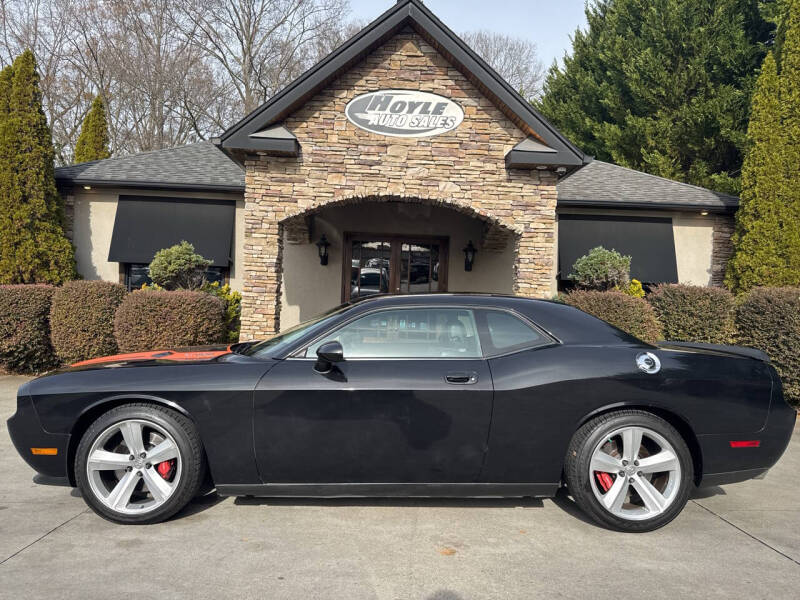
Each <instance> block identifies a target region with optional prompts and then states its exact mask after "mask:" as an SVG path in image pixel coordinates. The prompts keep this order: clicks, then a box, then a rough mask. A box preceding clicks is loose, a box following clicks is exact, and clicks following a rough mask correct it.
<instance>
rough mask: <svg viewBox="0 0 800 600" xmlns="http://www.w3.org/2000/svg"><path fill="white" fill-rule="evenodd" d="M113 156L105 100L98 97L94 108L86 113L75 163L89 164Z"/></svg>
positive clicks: (76, 146)
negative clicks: (109, 140)
mask: <svg viewBox="0 0 800 600" xmlns="http://www.w3.org/2000/svg"><path fill="white" fill-rule="evenodd" d="M110 156H111V151H110V150H109V148H108V122H107V121H106V107H105V104H104V103H103V99H102V98H101V97H100V96H96V97H95V99H94V101H93V102H92V107H91V108H90V109H89V112H88V113H86V118H84V120H83V124H82V125H81V133H80V135H79V136H78V141H77V142H76V143H75V162H76V163H82V162H89V161H90V160H100V159H103V158H108V157H110Z"/></svg>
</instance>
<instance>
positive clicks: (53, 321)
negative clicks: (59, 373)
mask: <svg viewBox="0 0 800 600" xmlns="http://www.w3.org/2000/svg"><path fill="white" fill-rule="evenodd" d="M125 294H126V291H125V287H124V286H122V285H120V284H118V283H111V282H109V281H70V282H68V283H65V284H64V285H63V287H60V288H58V290H56V293H55V294H54V295H53V306H52V308H51V309H50V338H51V340H52V343H53V348H54V349H55V351H56V354H57V355H58V357H59V358H60V359H61V360H62V361H64V362H66V363H74V362H78V361H80V360H88V359H90V358H97V357H98V356H108V355H109V354H116V352H117V342H116V340H115V339H114V315H115V314H116V312H117V307H118V306H119V305H120V304H121V303H122V300H123V299H124V298H125Z"/></svg>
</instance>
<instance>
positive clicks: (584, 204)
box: [558, 198, 737, 214]
mask: <svg viewBox="0 0 800 600" xmlns="http://www.w3.org/2000/svg"><path fill="white" fill-rule="evenodd" d="M558 208H597V209H603V210H605V209H613V210H626V209H629V208H630V209H643V210H667V211H690V212H693V213H697V212H700V211H705V212H708V213H715V214H733V213H735V212H736V208H737V207H735V206H725V207H721V206H711V205H709V206H706V205H703V204H697V203H694V202H630V201H625V202H605V201H597V200H572V199H569V200H562V199H561V198H559V199H558Z"/></svg>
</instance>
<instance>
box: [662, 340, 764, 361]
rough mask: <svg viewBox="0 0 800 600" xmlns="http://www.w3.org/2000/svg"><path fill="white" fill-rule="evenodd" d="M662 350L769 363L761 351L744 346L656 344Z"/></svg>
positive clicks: (690, 343) (691, 343) (693, 343)
mask: <svg viewBox="0 0 800 600" xmlns="http://www.w3.org/2000/svg"><path fill="white" fill-rule="evenodd" d="M656 345H657V346H658V347H659V348H663V349H664V350H678V351H685V352H700V353H703V354H718V355H719V354H722V355H726V356H738V357H742V358H753V359H755V360H760V361H763V362H765V363H768V362H769V356H767V354H766V353H765V352H762V351H761V350H756V349H755V348H747V347H745V346H726V345H724V344H701V343H697V342H669V341H667V342H658V343H657V344H656Z"/></svg>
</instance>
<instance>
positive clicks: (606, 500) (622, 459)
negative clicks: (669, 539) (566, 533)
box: [589, 427, 681, 521]
mask: <svg viewBox="0 0 800 600" xmlns="http://www.w3.org/2000/svg"><path fill="white" fill-rule="evenodd" d="M589 481H590V482H591V486H592V491H593V492H594V495H595V498H597V500H598V502H600V504H601V506H603V507H604V508H605V509H606V510H607V511H608V512H610V513H611V514H613V515H614V516H616V517H619V518H621V519H628V520H632V521H641V520H644V519H650V518H653V517H655V516H657V515H660V514H661V513H663V512H664V511H665V510H666V509H667V508H668V507H669V506H670V504H671V503H672V502H673V501H674V500H675V498H676V496H677V495H678V492H679V490H680V482H681V465H680V461H679V460H678V455H677V453H676V452H675V449H674V448H673V447H672V445H671V444H670V443H669V442H668V441H667V440H666V439H665V438H664V437H663V436H661V435H659V434H658V433H656V432H655V431H653V430H652V429H648V428H645V427H623V428H621V429H617V430H616V431H613V432H612V433H611V434H610V435H608V436H607V437H605V438H604V439H603V440H602V441H601V442H600V443H599V444H598V445H597V447H595V449H594V451H593V452H592V458H591V460H590V462H589Z"/></svg>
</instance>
